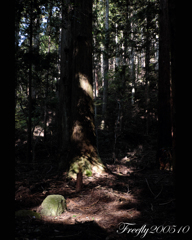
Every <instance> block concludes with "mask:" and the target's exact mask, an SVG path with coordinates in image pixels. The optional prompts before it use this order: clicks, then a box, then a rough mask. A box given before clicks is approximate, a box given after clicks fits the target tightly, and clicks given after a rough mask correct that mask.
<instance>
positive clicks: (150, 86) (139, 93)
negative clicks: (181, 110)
mask: <svg viewBox="0 0 192 240" xmlns="http://www.w3.org/2000/svg"><path fill="white" fill-rule="evenodd" d="M90 2H91V1H90ZM15 12H16V14H15V62H16V70H15V75H16V83H15V86H16V88H15V128H16V134H15V138H16V157H18V158H19V159H20V160H21V161H24V162H31V161H32V162H36V161H39V159H41V160H43V159H47V157H48V158H50V159H51V161H52V160H53V159H54V161H58V164H60V165H64V168H65V167H66V165H69V164H68V162H70V161H71V159H73V158H74V157H77V156H75V155H74V154H72V152H74V151H75V152H78V151H79V153H78V154H77V155H78V157H79V158H81V157H85V156H86V159H89V158H93V156H96V155H98V159H100V157H99V155H102V154H103V153H105V152H107V151H110V152H111V157H112V158H115V159H116V158H118V157H122V156H123V155H125V153H126V152H127V151H129V150H133V149H134V148H137V147H138V146H141V145H142V147H143V146H144V145H146V146H149V145H151V146H152V148H153V149H155V151H156V152H157V156H156V160H154V164H157V165H158V164H159V162H158V161H159V158H162V156H161V155H162V152H164V151H166V154H167V152H171V155H173V157H174V151H173V149H174V148H175V144H176V140H175V139H176V138H175V136H176V135H175V127H176V123H175V118H174V116H175V100H174V99H175V85H174V77H175V75H174V68H175V62H174V61H175V55H174V51H175V45H174V37H175V15H174V14H175V5H174V1H162V0H146V1H136V0H121V1H114V0H100V1H99V0H94V1H93V3H90V4H88V2H87V1H82V2H81V3H80V2H78V1H75V0H71V1H70V0H66V1H64V0H63V1H60V0H54V1H45V0H31V1H16V4H15ZM170 56H171V57H170ZM76 109H77V110H76ZM75 122H76V123H75ZM72 124H76V126H77V124H78V129H79V130H78V131H79V133H80V132H83V134H81V136H79V138H80V139H81V143H82V142H83V144H79V143H78V144H77V145H78V146H76V147H75V145H74V144H75V141H73V140H72V138H73V137H72V135H71V134H72V132H74V129H75V128H74V125H73V126H72ZM85 128H87V130H84V129H85ZM75 134H76V136H77V134H78V132H76V133H75ZM125 142H126V143H125ZM73 143H74V144H73ZM122 143H123V144H122ZM80 145H81V146H80ZM124 145H125V146H124ZM74 147H75V149H74ZM73 155H74V156H73ZM87 161H88V162H89V163H90V160H87ZM94 161H96V160H94ZM94 161H93V162H94ZM61 162H62V164H61ZM160 165H161V164H160ZM163 165H164V163H163ZM68 167H69V166H68ZM84 167H85V166H84ZM164 167H165V166H162V168H164ZM87 170H89V171H91V169H87Z"/></svg>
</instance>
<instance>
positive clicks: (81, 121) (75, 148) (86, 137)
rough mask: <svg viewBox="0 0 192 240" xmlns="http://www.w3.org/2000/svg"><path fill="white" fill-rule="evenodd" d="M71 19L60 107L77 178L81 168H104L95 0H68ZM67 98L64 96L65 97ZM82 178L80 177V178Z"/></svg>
mask: <svg viewBox="0 0 192 240" xmlns="http://www.w3.org/2000/svg"><path fill="white" fill-rule="evenodd" d="M68 3H69V4H68V12H69V11H70V12H71V17H70V19H69V23H68V25H67V26H66V27H67V28H66V29H65V30H64V31H67V32H66V34H65V36H63V35H62V36H63V37H62V41H63V43H62V44H63V46H62V55H63V57H62V59H61V61H62V62H63V64H61V68H63V70H62V69H61V71H64V73H63V74H61V75H62V79H61V89H60V96H61V97H60V104H61V110H62V112H63V116H64V115H65V114H66V118H64V117H63V118H62V125H65V126H64V129H65V130H64V131H63V134H64V133H65V131H66V134H67V135H69V139H68V137H67V138H66V137H65V138H66V140H69V143H70V154H69V160H68V162H67V168H68V175H69V176H70V177H74V178H76V177H77V173H78V172H79V169H81V170H82V173H85V174H88V175H91V173H92V172H94V171H95V172H98V173H101V172H102V171H103V170H104V166H103V164H102V162H101V160H100V158H99V156H98V152H97V148H96V134H95V124H94V108H93V80H92V1H90V0H82V1H78V0H73V1H72V0H71V1H70V2H69V1H68ZM62 93H64V95H65V96H63V94H62ZM78 176H79V175H78Z"/></svg>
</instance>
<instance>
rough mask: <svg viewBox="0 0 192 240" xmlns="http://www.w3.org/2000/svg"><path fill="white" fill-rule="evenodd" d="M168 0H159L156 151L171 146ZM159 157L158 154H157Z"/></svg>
mask: <svg viewBox="0 0 192 240" xmlns="http://www.w3.org/2000/svg"><path fill="white" fill-rule="evenodd" d="M168 17H169V16H168V0H161V1H160V15H159V25H160V33H159V81H158V153H159V152H161V151H160V150H161V149H162V148H165V149H167V148H170V147H171V145H172V144H171V112H170V57H169V54H170V46H169V43H170V41H169V19H168ZM157 157H159V154H157Z"/></svg>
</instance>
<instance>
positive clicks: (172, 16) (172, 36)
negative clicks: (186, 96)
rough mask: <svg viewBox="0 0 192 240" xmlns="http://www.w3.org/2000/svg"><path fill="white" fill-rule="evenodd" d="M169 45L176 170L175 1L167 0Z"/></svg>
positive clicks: (173, 145)
mask: <svg viewBox="0 0 192 240" xmlns="http://www.w3.org/2000/svg"><path fill="white" fill-rule="evenodd" d="M169 16H170V19H169V20H170V46H171V80H172V100H173V105H172V108H173V109H172V140H173V141H172V148H173V171H174V173H175V172H176V149H177V147H176V72H177V69H176V3H175V1H174V0H169Z"/></svg>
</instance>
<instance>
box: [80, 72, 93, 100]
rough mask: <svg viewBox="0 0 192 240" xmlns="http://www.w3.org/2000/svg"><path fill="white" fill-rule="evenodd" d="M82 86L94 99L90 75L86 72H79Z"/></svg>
mask: <svg viewBox="0 0 192 240" xmlns="http://www.w3.org/2000/svg"><path fill="white" fill-rule="evenodd" d="M78 75H79V83H80V87H81V88H82V89H83V90H84V91H85V92H86V94H87V95H88V96H89V97H90V98H91V99H93V87H92V85H91V84H90V82H89V80H88V77H87V76H86V75H85V74H82V73H79V74H78Z"/></svg>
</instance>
